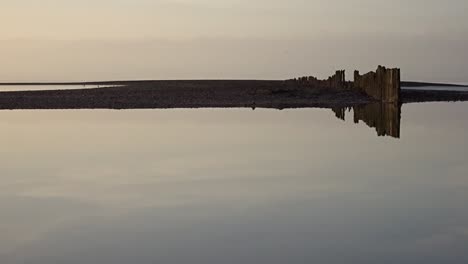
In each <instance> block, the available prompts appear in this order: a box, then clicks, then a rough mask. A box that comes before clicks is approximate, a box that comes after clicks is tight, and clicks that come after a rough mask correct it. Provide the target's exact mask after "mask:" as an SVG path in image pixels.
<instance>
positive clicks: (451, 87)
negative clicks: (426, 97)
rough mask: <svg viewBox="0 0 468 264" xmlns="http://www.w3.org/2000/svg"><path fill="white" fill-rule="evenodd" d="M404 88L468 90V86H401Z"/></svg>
mask: <svg viewBox="0 0 468 264" xmlns="http://www.w3.org/2000/svg"><path fill="white" fill-rule="evenodd" d="M401 88H402V89H414V90H436V91H462V92H467V91H468V87H457V86H423V87H401Z"/></svg>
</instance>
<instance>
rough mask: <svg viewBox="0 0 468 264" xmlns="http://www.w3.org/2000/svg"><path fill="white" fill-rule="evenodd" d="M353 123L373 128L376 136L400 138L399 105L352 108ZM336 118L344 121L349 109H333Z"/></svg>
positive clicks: (384, 104)
mask: <svg viewBox="0 0 468 264" xmlns="http://www.w3.org/2000/svg"><path fill="white" fill-rule="evenodd" d="M352 109H353V112H354V123H356V124H357V123H359V121H363V122H364V123H365V124H366V125H368V126H369V127H372V128H375V130H376V131H377V135H378V136H390V137H394V138H400V120H401V105H399V104H386V103H372V104H367V105H358V106H354V107H352ZM332 110H333V112H334V113H335V115H336V117H337V118H339V119H342V120H345V116H346V111H351V107H344V108H333V109H332Z"/></svg>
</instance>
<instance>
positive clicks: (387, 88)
mask: <svg viewBox="0 0 468 264" xmlns="http://www.w3.org/2000/svg"><path fill="white" fill-rule="evenodd" d="M354 88H355V89H358V90H361V91H363V92H364V93H366V94H368V95H369V96H371V97H373V98H374V99H377V100H380V101H382V102H385V103H398V102H399V101H400V69H387V68H385V67H383V66H379V67H378V68H377V71H376V72H369V73H367V74H364V75H360V74H359V71H355V72H354Z"/></svg>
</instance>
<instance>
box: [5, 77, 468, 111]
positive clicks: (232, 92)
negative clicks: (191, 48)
mask: <svg viewBox="0 0 468 264" xmlns="http://www.w3.org/2000/svg"><path fill="white" fill-rule="evenodd" d="M85 84H86V85H102V86H106V85H119V86H118V87H107V88H106V87H103V88H90V89H73V90H47V91H46V90H43V91H42V90H41V91H10V92H0V109H144V108H160V109H165V108H227V107H235V108H239V107H249V108H276V109H284V108H304V107H317V108H337V107H353V106H357V105H365V104H369V103H373V102H375V100H374V99H372V98H370V97H369V96H367V95H365V94H363V93H359V92H356V91H350V90H339V89H326V88H317V89H307V88H303V87H300V86H298V85H297V84H295V83H294V82H288V81H258V80H257V81H256V80H252V81H248V80H247V81H243V80H211V81H210V80H206V81H203V80H192V81H190V80H185V81H111V82H87V83H10V84H6V83H2V84H0V85H85ZM403 84H404V83H402V85H403ZM416 84H417V83H415V85H416ZM419 84H422V83H419ZM426 84H427V83H426ZM120 85H122V86H120ZM431 85H433V84H431ZM437 85H441V84H437ZM414 87H421V86H414ZM433 101H468V92H460V91H432V90H411V89H403V90H402V91H401V103H413V102H433Z"/></svg>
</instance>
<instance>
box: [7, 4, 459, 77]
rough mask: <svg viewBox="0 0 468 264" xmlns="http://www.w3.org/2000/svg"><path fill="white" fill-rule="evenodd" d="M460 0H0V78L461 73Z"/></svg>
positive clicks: (422, 74)
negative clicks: (382, 69)
mask: <svg viewBox="0 0 468 264" xmlns="http://www.w3.org/2000/svg"><path fill="white" fill-rule="evenodd" d="M467 8H468V3H467V2H466V1H459V0H452V1H448V2H447V1H445V2H440V1H433V0H431V1H421V0H417V1H411V2H407V1H401V0H397V1H391V2H390V1H381V0H378V1H371V0H361V1H353V3H351V2H350V1H345V0H337V1H333V2H330V1H325V0H316V1H303V0H293V1H288V2H285V1H278V0H274V1H266V0H254V1H247V0H227V1H223V2H219V1H214V0H201V1H189V0H165V1H149V0H134V1H130V0H119V1H110V0H94V1H90V0H87V1H80V2H76V1H68V0H61V1H58V0H46V1H41V2H40V3H39V2H37V1H32V0H22V1H14V2H13V1H11V2H7V3H2V9H1V10H0V24H1V25H2V31H1V32H2V34H1V36H0V43H1V47H2V48H1V49H0V57H1V58H2V61H3V62H7V63H1V64H0V81H2V82H5V81H97V80H128V79H219V78H230V79H285V78H291V77H296V76H301V75H317V76H318V77H326V76H328V75H330V73H332V72H333V71H334V70H336V69H346V70H347V73H348V78H351V77H352V71H353V70H354V69H358V70H361V71H362V72H366V71H370V70H374V69H375V68H376V66H377V65H379V64H382V65H386V66H389V67H400V68H401V69H402V79H404V80H416V81H438V82H468V77H466V76H468V70H467V69H468V53H467V52H466V47H467V46H468V18H467V17H466V16H465V15H464V10H467Z"/></svg>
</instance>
